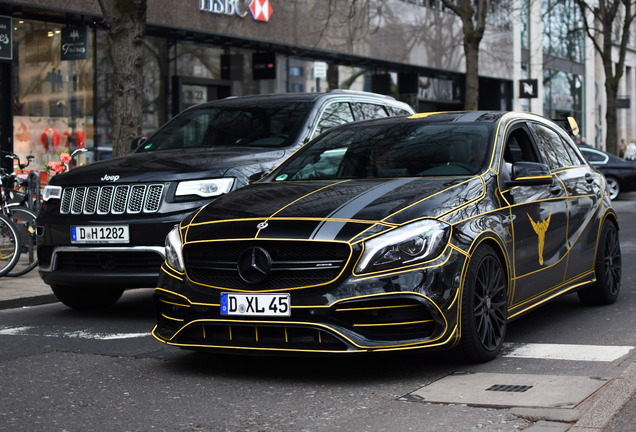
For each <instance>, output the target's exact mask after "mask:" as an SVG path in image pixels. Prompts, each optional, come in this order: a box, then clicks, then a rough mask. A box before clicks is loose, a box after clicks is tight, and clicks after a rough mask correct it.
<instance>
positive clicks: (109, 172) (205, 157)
mask: <svg viewBox="0 0 636 432" xmlns="http://www.w3.org/2000/svg"><path fill="white" fill-rule="evenodd" d="M284 156H285V150H275V151H272V150H271V149H264V148H247V147H245V148H233V149H222V148H221V149H210V150H205V151H201V149H193V150H183V149H181V150H175V151H172V150H168V151H159V152H148V153H131V154H129V155H126V156H121V157H118V158H114V159H108V160H103V161H99V162H94V163H91V164H88V165H84V166H81V167H77V168H74V169H72V170H71V171H69V172H67V173H64V174H59V175H56V176H54V177H53V178H52V179H51V184H55V185H60V186H64V185H68V184H72V185H80V184H81V185H88V184H104V183H108V182H110V183H115V184H117V183H134V182H149V181H152V182H165V181H174V180H188V179H196V178H204V177H223V176H224V175H226V173H227V172H228V171H229V168H230V167H231V168H232V171H233V173H234V175H236V174H235V173H236V172H237V171H240V169H241V167H247V166H249V167H250V169H249V170H246V171H249V172H250V174H251V173H253V172H259V171H260V172H263V171H269V170H271V169H272V168H273V167H274V166H275V165H277V164H278V163H279V161H280V160H281V159H283V158H284Z"/></svg>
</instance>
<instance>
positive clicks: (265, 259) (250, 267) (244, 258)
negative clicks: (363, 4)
mask: <svg viewBox="0 0 636 432" xmlns="http://www.w3.org/2000/svg"><path fill="white" fill-rule="evenodd" d="M236 267H237V270H238V274H239V276H240V277H241V279H243V281H245V282H247V283H249V284H257V283H261V282H263V281H264V280H265V279H267V277H268V276H269V273H270V271H271V270H272V257H271V256H270V255H269V254H268V253H267V251H266V250H265V249H263V248H261V247H258V246H253V247H250V248H247V249H245V250H244V251H243V252H242V253H241V255H239V258H238V263H237V265H236Z"/></svg>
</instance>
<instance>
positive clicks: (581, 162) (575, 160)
mask: <svg viewBox="0 0 636 432" xmlns="http://www.w3.org/2000/svg"><path fill="white" fill-rule="evenodd" d="M561 141H562V142H563V147H564V148H565V150H566V151H567V152H568V154H569V155H570V159H571V160H572V162H573V163H574V165H585V161H584V160H582V159H581V156H579V154H578V153H577V152H576V151H575V150H574V149H573V148H572V144H570V143H569V142H567V141H566V140H565V139H563V137H561Z"/></svg>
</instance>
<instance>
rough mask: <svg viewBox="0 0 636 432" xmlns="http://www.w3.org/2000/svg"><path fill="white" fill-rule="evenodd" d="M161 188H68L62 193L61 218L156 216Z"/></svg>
mask: <svg viewBox="0 0 636 432" xmlns="http://www.w3.org/2000/svg"><path fill="white" fill-rule="evenodd" d="M162 192H163V185H160V184H152V185H144V184H135V185H117V186H79V187H68V188H64V190H63V191H62V202H61V204H60V213H61V214H99V215H102V214H104V215H105V214H124V213H126V214H136V213H155V212H156V211H157V210H159V205H160V204H161V194H162Z"/></svg>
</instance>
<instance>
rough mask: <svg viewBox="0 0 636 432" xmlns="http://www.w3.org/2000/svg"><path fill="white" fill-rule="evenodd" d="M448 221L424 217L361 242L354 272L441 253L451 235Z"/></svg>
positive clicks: (415, 260)
mask: <svg viewBox="0 0 636 432" xmlns="http://www.w3.org/2000/svg"><path fill="white" fill-rule="evenodd" d="M450 232H451V227H450V225H448V224H447V223H444V222H440V221H437V220H432V219H425V220H421V221H417V222H413V223H411V224H408V225H405V226H402V227H399V228H396V229H394V230H391V231H389V232H387V233H385V234H381V235H379V236H377V237H374V238H372V239H370V240H368V241H365V242H364V253H363V254H362V257H360V261H359V262H358V265H357V266H356V273H368V272H374V271H382V270H387V269H391V268H395V267H401V266H404V265H408V264H413V263H416V262H418V261H427V260H431V259H433V258H435V257H437V256H438V255H439V254H441V253H442V251H443V250H444V248H445V247H446V243H447V242H448V238H449V237H450Z"/></svg>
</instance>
